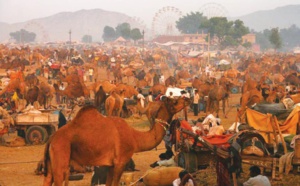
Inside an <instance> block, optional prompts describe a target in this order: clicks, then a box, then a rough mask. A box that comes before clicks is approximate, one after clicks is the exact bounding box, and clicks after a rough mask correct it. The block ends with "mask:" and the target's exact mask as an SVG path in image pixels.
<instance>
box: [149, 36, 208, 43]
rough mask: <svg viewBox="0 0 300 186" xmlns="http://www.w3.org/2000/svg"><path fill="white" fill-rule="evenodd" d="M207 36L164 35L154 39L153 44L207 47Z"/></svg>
mask: <svg viewBox="0 0 300 186" xmlns="http://www.w3.org/2000/svg"><path fill="white" fill-rule="evenodd" d="M206 37H207V34H181V35H176V36H168V35H162V36H158V37H156V38H155V39H153V42H158V43H167V42H170V41H172V42H189V43H191V44H200V45H207V42H206V40H205V39H206Z"/></svg>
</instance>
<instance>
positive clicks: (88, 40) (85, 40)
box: [81, 35, 93, 43]
mask: <svg viewBox="0 0 300 186" xmlns="http://www.w3.org/2000/svg"><path fill="white" fill-rule="evenodd" d="M81 41H82V42H83V43H91V42H93V38H92V36H91V35H84V36H83V37H82V38H81Z"/></svg>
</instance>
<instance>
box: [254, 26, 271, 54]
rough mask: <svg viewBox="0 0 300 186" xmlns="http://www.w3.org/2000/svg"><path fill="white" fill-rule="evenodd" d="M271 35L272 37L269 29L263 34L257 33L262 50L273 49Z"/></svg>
mask: <svg viewBox="0 0 300 186" xmlns="http://www.w3.org/2000/svg"><path fill="white" fill-rule="evenodd" d="M270 35H271V31H270V30H268V29H265V30H264V31H263V32H255V36H256V43H258V44H259V45H260V49H261V50H266V49H268V48H271V47H272V45H271V43H270V41H269V37H270Z"/></svg>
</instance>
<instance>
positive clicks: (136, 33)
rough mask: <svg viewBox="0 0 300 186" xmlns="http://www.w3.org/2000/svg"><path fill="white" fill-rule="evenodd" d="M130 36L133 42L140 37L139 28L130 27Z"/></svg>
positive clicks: (141, 36)
mask: <svg viewBox="0 0 300 186" xmlns="http://www.w3.org/2000/svg"><path fill="white" fill-rule="evenodd" d="M130 38H131V39H133V40H134V42H135V41H137V40H139V39H142V38H143V35H142V34H141V31H140V29H138V28H134V29H132V30H131V32H130Z"/></svg>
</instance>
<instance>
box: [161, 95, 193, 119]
mask: <svg viewBox="0 0 300 186" xmlns="http://www.w3.org/2000/svg"><path fill="white" fill-rule="evenodd" d="M164 103H165V105H166V107H167V109H168V111H169V113H170V114H171V115H172V116H173V115H174V114H176V113H177V112H179V111H180V110H182V109H184V108H185V107H186V106H189V105H190V104H191V100H190V99H189V98H186V97H179V98H178V99H171V98H168V97H167V98H165V100H164Z"/></svg>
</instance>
